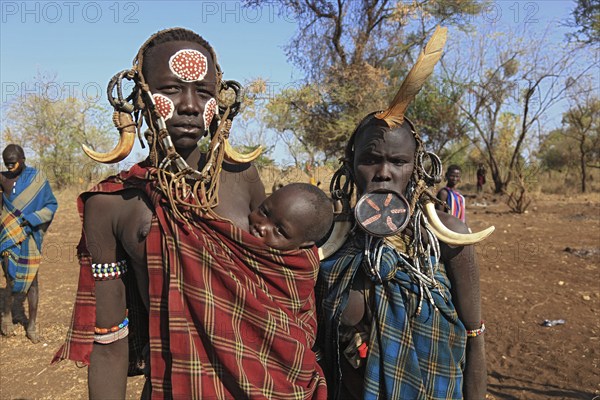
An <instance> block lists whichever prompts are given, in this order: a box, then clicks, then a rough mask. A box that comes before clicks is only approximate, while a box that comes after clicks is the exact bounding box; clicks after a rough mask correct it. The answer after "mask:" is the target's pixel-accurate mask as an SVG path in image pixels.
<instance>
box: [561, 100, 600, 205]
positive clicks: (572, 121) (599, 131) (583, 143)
mask: <svg viewBox="0 0 600 400" xmlns="http://www.w3.org/2000/svg"><path fill="white" fill-rule="evenodd" d="M562 122H563V128H562V129H561V131H560V133H561V134H562V135H564V136H565V137H567V138H570V139H572V140H573V141H575V142H576V143H577V156H578V162H579V171H580V173H581V192H582V193H585V192H586V190H587V182H586V180H587V168H588V166H594V167H596V168H597V167H598V166H600V159H599V157H598V152H599V150H598V149H600V99H599V98H598V97H596V96H594V95H589V94H588V95H587V96H582V97H580V98H578V101H577V103H575V104H574V105H573V106H572V107H571V108H569V110H568V111H567V112H566V113H564V114H563V119H562Z"/></svg>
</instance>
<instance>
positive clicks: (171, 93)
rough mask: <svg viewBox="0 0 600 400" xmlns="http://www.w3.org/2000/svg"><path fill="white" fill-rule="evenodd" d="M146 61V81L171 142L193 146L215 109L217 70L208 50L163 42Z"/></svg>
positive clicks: (198, 45) (182, 146) (188, 43)
mask: <svg viewBox="0 0 600 400" xmlns="http://www.w3.org/2000/svg"><path fill="white" fill-rule="evenodd" d="M145 63H146V66H145V67H144V70H145V72H144V73H145V76H146V81H147V82H148V86H149V87H150V92H151V93H152V97H153V99H154V102H155V104H156V107H157V110H158V112H159V113H160V115H161V116H163V118H164V119H165V122H166V124H167V129H168V130H169V133H170V135H171V139H172V140H173V144H174V145H175V147H176V148H177V150H179V151H181V150H184V149H188V150H191V149H194V148H195V147H196V145H197V143H198V141H199V140H200V139H201V138H202V136H203V135H204V133H205V129H206V127H207V124H206V123H207V122H208V123H210V122H209V120H212V116H214V113H215V112H216V102H215V100H214V99H215V98H216V97H217V82H216V80H217V73H216V68H215V64H214V61H213V59H212V57H211V55H210V53H209V52H208V50H206V49H205V48H204V47H203V46H201V45H200V44H198V43H194V42H187V41H174V42H166V43H161V44H158V45H156V46H155V47H154V48H152V49H151V50H150V51H149V52H148V54H147V55H146V60H145ZM213 102H214V106H213V105H211V104H212V103H213ZM207 109H208V110H207ZM209 110H215V111H209Z"/></svg>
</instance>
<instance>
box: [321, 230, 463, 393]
mask: <svg viewBox="0 0 600 400" xmlns="http://www.w3.org/2000/svg"><path fill="white" fill-rule="evenodd" d="M363 243H364V242H363ZM363 257H364V256H363V246H361V241H360V240H358V239H357V238H355V239H350V240H348V241H347V243H346V244H345V245H344V247H342V248H341V249H340V250H339V251H338V252H337V253H336V254H334V255H333V256H332V257H331V258H329V259H327V260H324V261H322V262H321V269H320V272H319V279H318V281H317V286H316V291H317V311H318V314H319V336H318V339H317V343H318V345H319V348H320V351H321V352H322V354H323V357H324V358H323V360H322V365H323V367H324V370H325V373H326V375H327V378H328V380H327V384H328V388H329V391H330V398H332V399H336V398H339V393H340V385H342V381H343V380H344V377H343V376H342V373H341V369H340V358H341V357H344V355H343V354H342V353H341V350H343V349H340V340H339V333H340V323H339V321H340V315H341V313H342V311H343V310H344V308H345V306H346V303H347V301H348V294H349V289H350V287H351V285H352V281H353V279H354V277H355V276H356V273H357V271H358V270H359V268H361V265H362V261H363ZM405 262H406V261H405V260H404V259H403V257H402V256H401V255H400V254H399V253H398V252H396V251H395V250H394V249H392V248H390V247H387V246H386V247H385V249H384V253H383V257H382V260H381V264H380V275H381V277H382V278H383V282H382V283H376V284H375V288H374V290H371V295H372V296H374V307H373V310H372V312H373V318H372V321H371V332H370V339H369V343H368V345H369V353H368V358H367V364H366V369H365V371H366V372H365V377H364V393H363V398H364V399H411V400H413V399H427V400H429V399H462V380H463V378H462V370H463V367H464V358H465V347H466V331H465V327H464V325H463V324H462V322H461V321H460V320H459V319H458V316H457V314H456V310H455V308H454V305H453V304H452V301H451V296H450V283H449V281H448V278H447V276H446V271H445V268H444V266H443V264H437V266H436V268H435V273H434V276H435V278H436V280H437V282H438V288H435V289H431V288H430V290H431V294H432V296H433V301H434V304H435V307H434V306H433V305H432V304H431V303H430V302H429V301H428V300H427V299H426V298H425V300H423V302H422V309H421V311H420V313H419V315H416V310H417V307H418V305H419V301H420V299H421V297H420V294H419V292H420V289H419V284H418V282H415V281H414V280H413V279H411V278H410V276H409V274H408V273H407V269H406V268H405ZM367 275H368V274H367ZM442 293H443V295H442Z"/></svg>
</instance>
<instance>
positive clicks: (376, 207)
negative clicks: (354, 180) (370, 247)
mask: <svg viewBox="0 0 600 400" xmlns="http://www.w3.org/2000/svg"><path fill="white" fill-rule="evenodd" d="M354 217H355V218H356V222H357V223H358V225H359V226H360V227H361V229H362V230H364V231H365V232H367V233H369V234H370V235H373V236H378V237H386V236H392V235H395V234H397V233H399V232H400V231H402V230H403V229H404V228H405V227H406V225H407V224H408V220H409V217H410V206H409V204H408V201H407V200H406V198H404V196H402V195H401V194H399V193H396V192H390V191H381V190H374V191H372V192H368V193H365V194H364V195H363V196H362V197H361V198H360V199H359V200H358V202H357V203H356V207H355V208H354Z"/></svg>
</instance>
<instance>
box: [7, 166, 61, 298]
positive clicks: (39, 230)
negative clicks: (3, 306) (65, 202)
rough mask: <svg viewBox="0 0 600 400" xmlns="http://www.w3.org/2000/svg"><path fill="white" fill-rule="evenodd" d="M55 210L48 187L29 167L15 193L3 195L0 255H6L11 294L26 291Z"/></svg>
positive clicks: (36, 269)
mask: <svg viewBox="0 0 600 400" xmlns="http://www.w3.org/2000/svg"><path fill="white" fill-rule="evenodd" d="M57 208H58V203H57V201H56V198H55V197H54V194H53V193H52V189H51V188H50V184H49V183H48V181H47V180H46V179H45V178H43V177H42V176H41V175H40V173H39V171H38V170H36V169H35V168H32V167H25V169H24V170H23V172H21V175H19V178H18V179H17V181H16V182H15V186H14V192H6V193H3V194H2V214H1V217H0V220H1V225H0V255H3V254H6V255H7V256H8V257H7V259H8V265H7V272H8V274H9V275H10V277H11V279H12V292H13V293H27V292H28V291H29V288H30V286H31V283H32V282H33V279H34V278H35V276H36V275H37V273H38V269H39V267H40V263H41V261H42V243H43V239H44V234H45V232H46V230H47V229H48V227H49V226H50V223H51V222H52V218H53V217H54V213H55V212H56V209H57ZM25 221H27V223H28V225H24V224H23V222H25Z"/></svg>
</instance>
